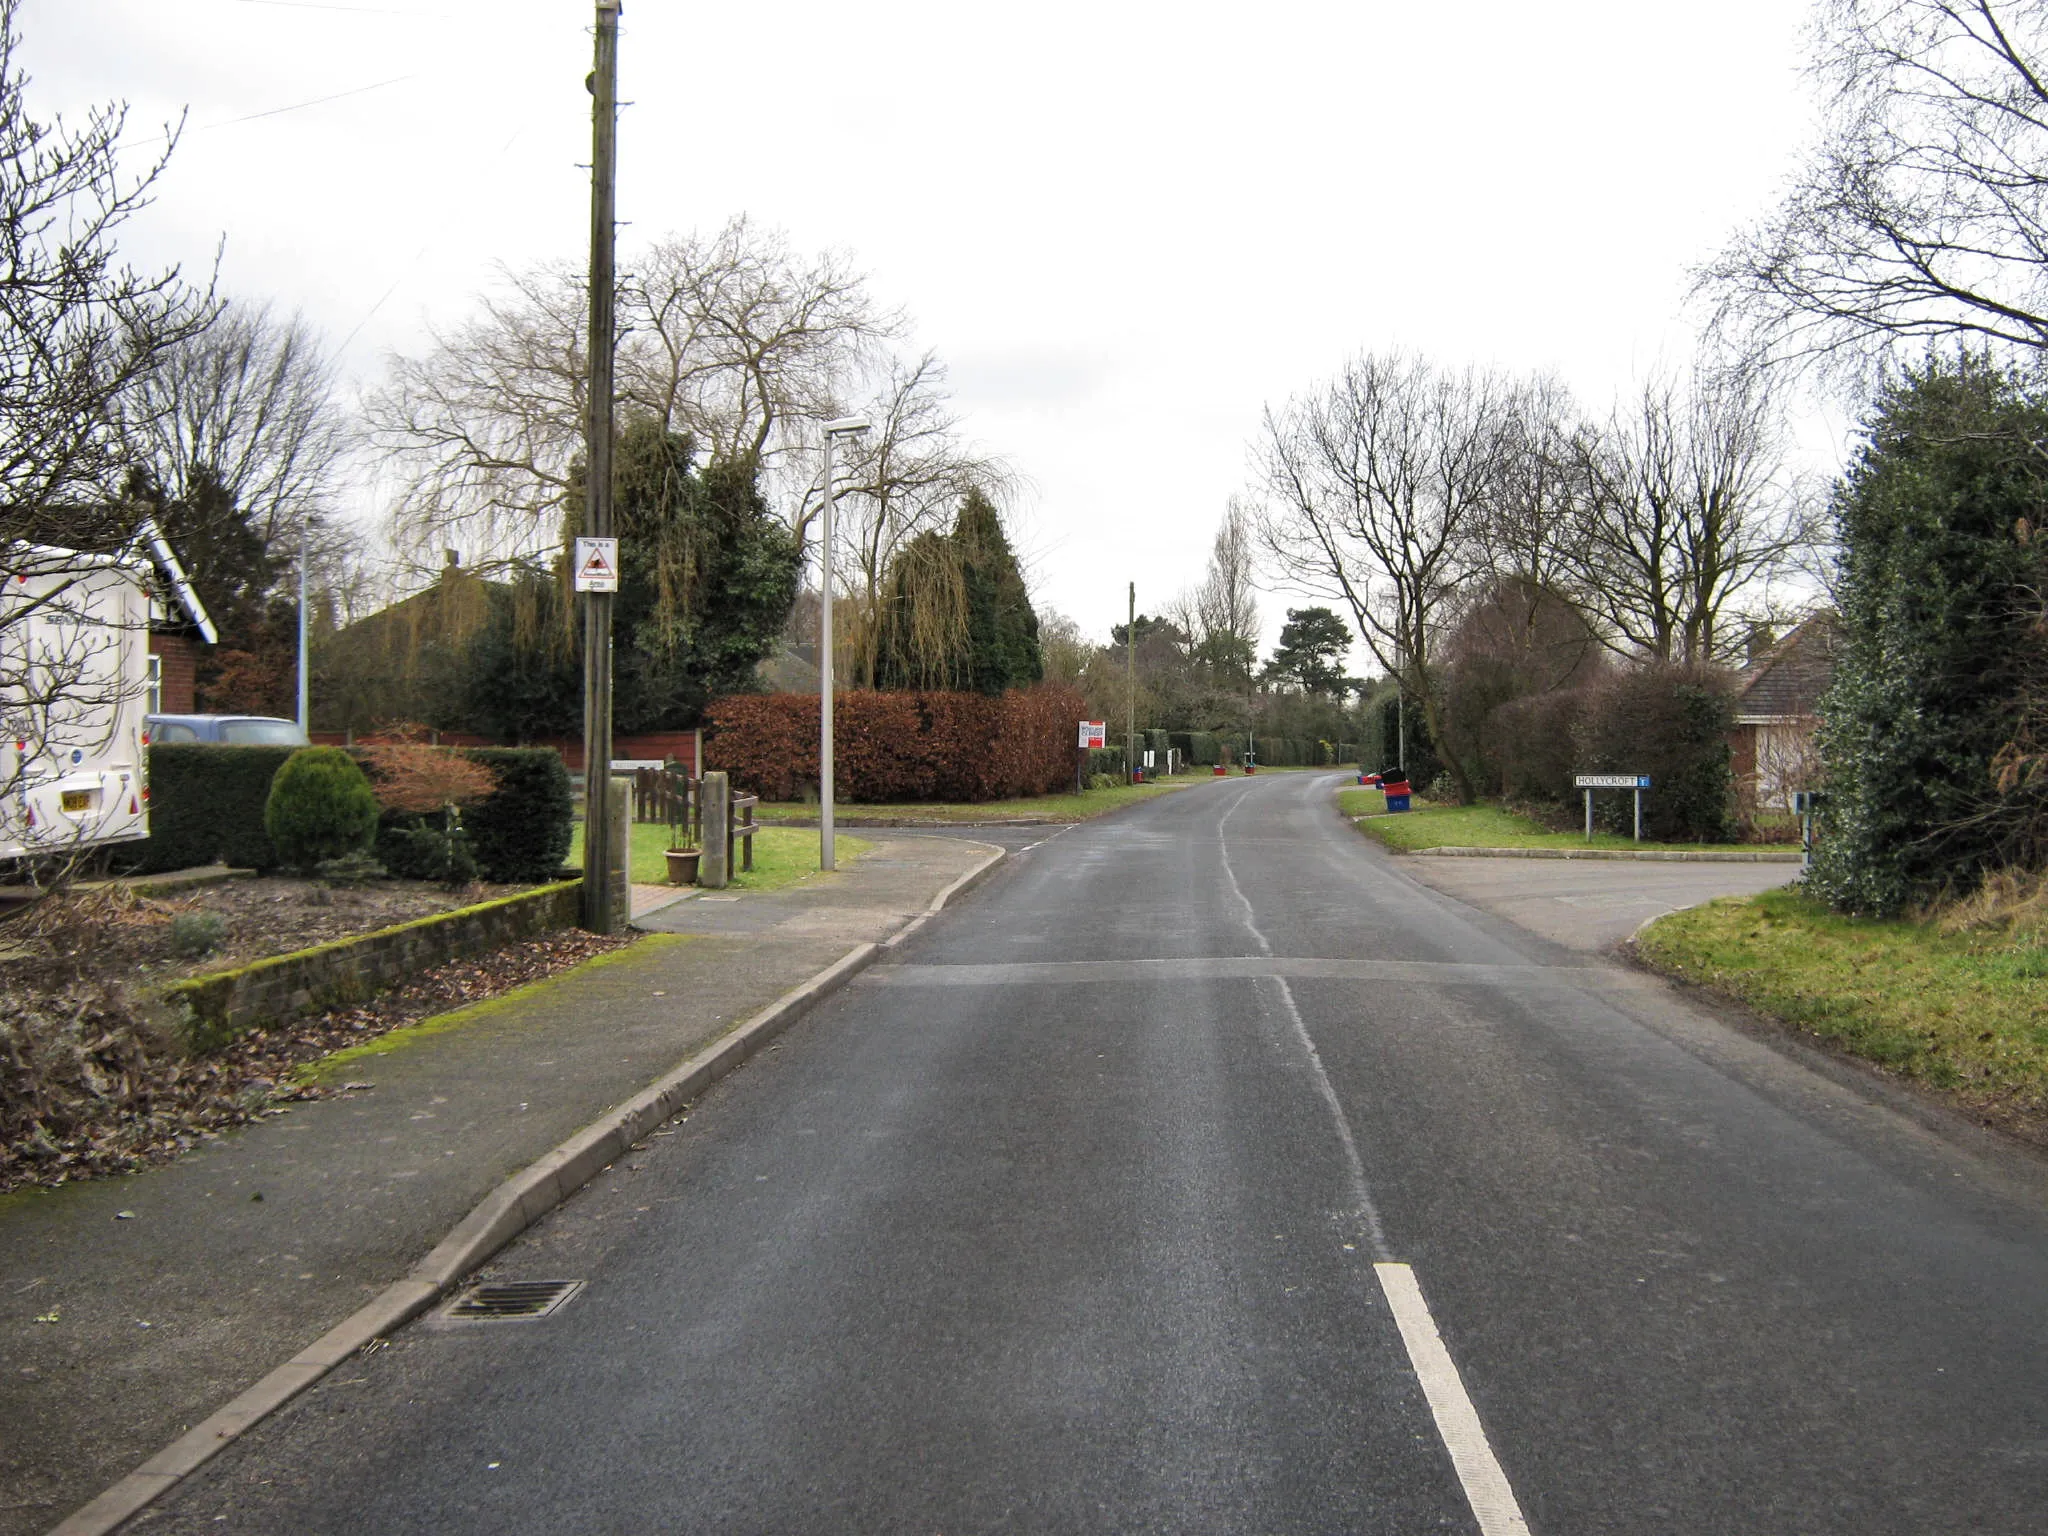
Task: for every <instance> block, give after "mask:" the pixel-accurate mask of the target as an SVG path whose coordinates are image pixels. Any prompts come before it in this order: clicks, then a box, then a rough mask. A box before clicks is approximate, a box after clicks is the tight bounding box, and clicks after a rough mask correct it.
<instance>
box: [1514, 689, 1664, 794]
mask: <svg viewBox="0 0 2048 1536" xmlns="http://www.w3.org/2000/svg"><path fill="white" fill-rule="evenodd" d="M1585 705H1586V692H1585V690H1584V689H1580V688H1568V689H1564V690H1561V691H1560V692H1557V693H1539V694H1534V695H1531V696H1530V697H1528V698H1521V699H1516V700H1514V701H1513V702H1511V703H1507V704H1503V705H1500V706H1499V707H1498V708H1496V709H1495V710H1494V711H1493V713H1492V714H1491V715H1489V716H1487V721H1486V735H1487V739H1488V742H1489V744H1490V745H1489V751H1490V753H1491V755H1492V759H1493V762H1494V765H1495V768H1496V771H1497V772H1498V773H1499V775H1500V780H1499V783H1500V791H1501V793H1502V794H1503V795H1504V796H1506V797H1507V798H1508V799H1509V800H1512V801H1520V802H1523V803H1536V804H1547V805H1564V804H1568V803H1570V802H1571V801H1572V800H1573V799H1574V798H1575V797H1576V795H1577V793H1578V792H1577V791H1576V790H1575V789H1574V788H1573V787H1572V778H1573V776H1574V775H1575V774H1576V773H1577V772H1578V769H1579V767H1580V763H1579V749H1578V747H1577V745H1576V732H1577V730H1578V723H1579V716H1580V714H1581V713H1582V712H1583V711H1584V709H1585ZM1631 814H1633V812H1631Z"/></svg>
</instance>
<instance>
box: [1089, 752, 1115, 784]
mask: <svg viewBox="0 0 2048 1536" xmlns="http://www.w3.org/2000/svg"><path fill="white" fill-rule="evenodd" d="M1088 773H1089V775H1090V776H1091V777H1093V776H1094V775H1095V774H1098V773H1113V774H1115V775H1116V776H1117V777H1118V778H1122V777H1123V775H1124V749H1123V748H1122V747H1090V748H1089V749H1088Z"/></svg>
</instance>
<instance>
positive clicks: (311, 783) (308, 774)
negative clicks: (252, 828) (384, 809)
mask: <svg viewBox="0 0 2048 1536" xmlns="http://www.w3.org/2000/svg"><path fill="white" fill-rule="evenodd" d="M377 816H378V811H377V795H376V791H374V790H372V789H371V788H370V779H369V776H368V775H367V774H365V773H364V772H363V770H362V768H361V767H360V766H359V765H358V764H357V763H356V760H355V759H354V758H352V757H350V756H349V755H348V753H347V752H345V751H343V750H342V749H341V748H340V747H301V748H300V749H299V750H298V751H296V752H294V753H293V754H292V755H291V756H290V757H289V758H287V759H286V760H285V765H284V766H283V767H282V768H280V769H278V770H277V777H276V778H274V779H273V780H272V781H271V784H270V799H269V801H268V803H267V804H266V805H265V806H264V808H263V825H264V828H265V830H267V831H268V832H269V833H270V840H271V842H272V843H273V844H275V845H276V848H277V853H278V857H279V858H280V859H281V860H282V861H283V862H284V863H286V864H287V865H289V866H291V867H292V868H294V869H304V870H310V869H312V868H313V867H314V866H315V865H317V864H321V863H324V862H325V861H326V860H328V859H339V858H342V857H344V856H346V855H348V854H351V853H367V852H369V849H370V844H371V843H372V842H374V841H375V840H376V837H377Z"/></svg>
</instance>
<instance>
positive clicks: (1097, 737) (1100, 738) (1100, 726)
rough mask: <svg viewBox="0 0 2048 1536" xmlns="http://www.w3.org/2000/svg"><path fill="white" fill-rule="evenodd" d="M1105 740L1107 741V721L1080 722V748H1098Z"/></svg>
mask: <svg viewBox="0 0 2048 1536" xmlns="http://www.w3.org/2000/svg"><path fill="white" fill-rule="evenodd" d="M1107 740H1109V722H1108V721H1107V720H1083V721H1082V722H1081V745H1082V746H1084V747H1099V746H1101V745H1102V744H1103V743H1104V742H1106V741H1107Z"/></svg>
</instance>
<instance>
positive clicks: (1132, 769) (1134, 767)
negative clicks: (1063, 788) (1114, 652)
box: [1124, 581, 1138, 784]
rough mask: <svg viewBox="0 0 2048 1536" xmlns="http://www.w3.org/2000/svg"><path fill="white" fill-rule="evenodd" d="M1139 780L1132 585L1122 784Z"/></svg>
mask: <svg viewBox="0 0 2048 1536" xmlns="http://www.w3.org/2000/svg"><path fill="white" fill-rule="evenodd" d="M1137 778H1138V584H1137V583H1136V582H1135V581H1134V582H1132V583H1131V611H1130V616H1129V617H1128V618H1127V619H1125V621H1124V782H1125V783H1126V784H1134V783H1136V782H1137Z"/></svg>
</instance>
